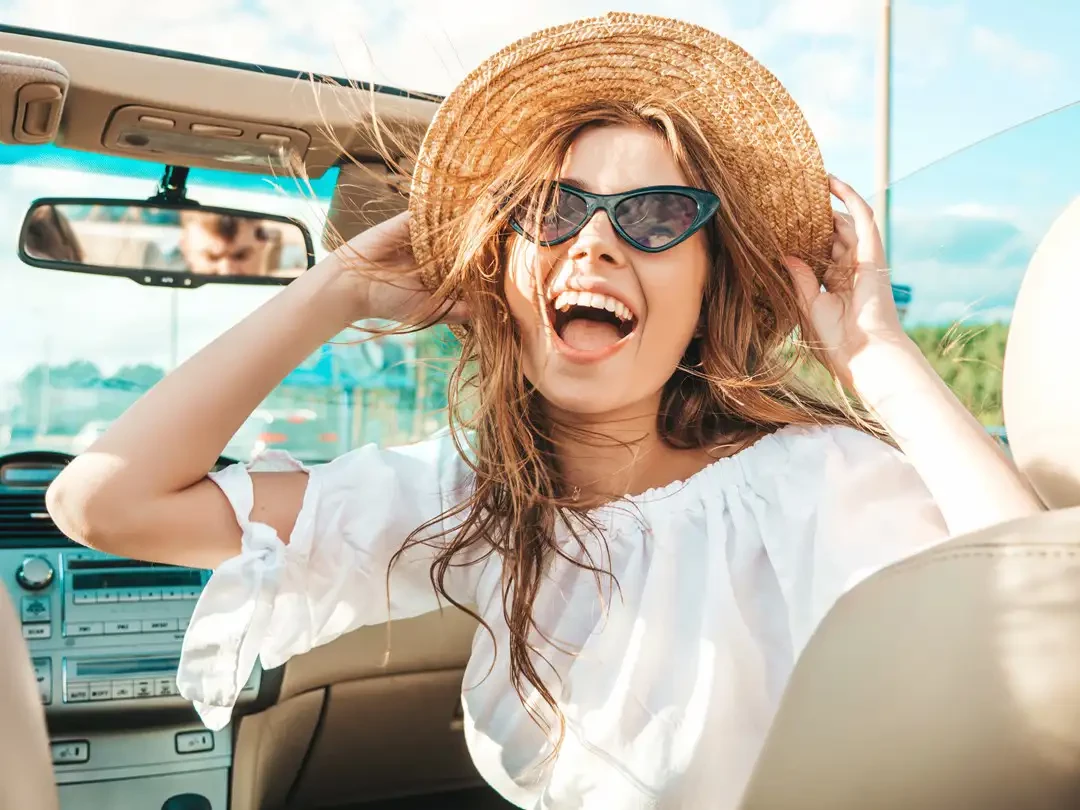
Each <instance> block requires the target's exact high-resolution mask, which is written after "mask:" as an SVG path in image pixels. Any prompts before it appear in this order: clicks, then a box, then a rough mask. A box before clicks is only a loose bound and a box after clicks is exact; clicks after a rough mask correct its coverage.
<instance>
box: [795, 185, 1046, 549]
mask: <svg viewBox="0 0 1080 810" xmlns="http://www.w3.org/2000/svg"><path fill="white" fill-rule="evenodd" d="M831 187H832V191H833V193H834V194H835V195H836V196H837V197H839V198H840V200H841V201H842V202H843V203H844V205H845V206H846V207H847V209H848V211H849V212H850V216H849V217H845V216H842V215H839V214H838V215H837V217H836V239H835V247H834V250H833V260H834V262H835V265H836V266H835V268H834V269H832V270H830V271H829V272H827V273H826V274H825V283H824V289H822V285H821V284H820V283H819V282H818V279H817V278H816V277H815V276H814V273H813V272H812V271H811V270H810V268H809V267H808V266H807V265H805V264H804V263H802V262H800V261H797V260H794V259H789V260H788V269H789V270H790V271H791V274H792V278H793V280H794V282H795V287H796V290H797V292H798V294H799V296H800V299H801V301H802V305H803V309H804V312H805V313H806V315H807V317H808V319H809V320H810V322H811V323H812V324H813V326H814V331H815V333H816V335H815V337H816V338H817V341H818V344H819V346H820V348H821V349H822V351H823V352H824V353H825V354H826V355H827V356H828V357H829V359H830V361H831V362H832V365H833V368H834V370H835V371H836V372H837V374H838V375H839V376H840V380H841V382H842V383H844V384H845V385H846V386H848V387H849V388H850V389H852V390H853V391H854V392H855V393H856V394H857V395H858V396H859V398H860V399H861V400H862V402H863V403H864V404H865V405H866V407H867V408H869V409H870V410H871V411H872V412H873V413H874V415H875V416H877V418H878V419H879V420H880V421H881V423H882V424H883V425H884V426H885V428H886V429H887V430H888V431H889V433H890V434H891V435H892V437H893V438H894V439H895V440H896V443H897V444H898V445H899V446H900V449H901V450H903V452H904V453H905V455H907V457H908V459H909V460H910V461H911V463H912V464H913V465H914V467H915V469H916V470H918V472H919V474H920V476H921V477H922V479H923V481H924V483H925V484H926V486H927V488H928V489H929V490H930V493H931V495H933V497H934V500H935V501H936V502H937V505H938V508H939V509H940V510H941V513H942V515H943V516H944V518H945V521H946V523H947V524H948V527H949V532H950V533H951V534H964V533H966V532H970V531H975V530H977V529H981V528H984V527H986V526H991V525H994V524H996V523H1000V522H1002V521H1006V520H1011V519H1013V518H1018V517H1023V516H1025V515H1030V514H1033V513H1035V512H1038V511H1040V510H1041V508H1042V506H1041V504H1040V502H1039V500H1038V498H1037V497H1036V496H1035V494H1034V492H1033V490H1032V489H1031V488H1030V487H1029V486H1028V484H1027V483H1026V482H1025V481H1024V479H1023V477H1022V476H1021V475H1020V473H1019V472H1018V471H1017V470H1016V468H1015V467H1014V466H1013V464H1012V463H1011V462H1010V461H1009V459H1008V458H1007V457H1006V455H1005V453H1004V452H1003V451H1002V450H1001V448H1000V447H999V446H998V444H997V442H996V441H995V440H994V439H993V438H992V437H991V436H990V435H989V434H988V433H987V431H986V430H985V429H984V428H983V427H982V425H980V424H979V423H978V422H977V421H976V420H975V418H974V417H973V416H972V415H971V414H970V413H968V411H967V409H966V408H965V407H964V406H963V405H962V404H961V403H960V402H959V400H957V399H956V397H955V396H954V395H953V393H952V391H950V390H949V388H948V386H946V385H945V383H944V381H942V379H941V378H940V377H939V376H938V375H937V373H936V372H935V371H934V369H933V368H932V367H931V366H930V364H929V363H928V362H927V360H926V358H924V357H923V355H922V353H921V352H920V351H919V350H918V348H917V347H916V346H915V344H914V342H913V341H912V340H911V339H910V338H909V337H908V336H907V334H906V333H905V332H904V329H903V327H902V326H901V324H900V317H899V315H898V313H897V311H896V304H895V302H894V301H893V297H892V286H891V283H890V281H889V272H888V268H887V267H886V266H885V258H884V254H885V251H884V248H883V246H882V243H881V236H880V234H879V232H878V229H877V226H876V224H875V223H874V214H873V211H872V210H871V208H870V206H869V205H868V204H867V203H866V201H865V200H863V198H862V197H860V196H859V195H858V194H857V193H855V191H854V190H853V189H852V188H851V187H850V186H848V185H846V184H845V183H842V182H840V181H839V180H837V179H836V178H833V179H832V184H831Z"/></svg>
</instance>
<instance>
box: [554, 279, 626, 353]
mask: <svg viewBox="0 0 1080 810" xmlns="http://www.w3.org/2000/svg"><path fill="white" fill-rule="evenodd" d="M549 315H550V323H551V326H552V329H553V330H554V332H555V336H556V337H557V338H558V339H559V343H561V344H562V346H561V347H560V348H563V347H565V348H568V349H570V350H572V352H573V353H577V354H579V355H581V356H582V359H586V356H593V355H595V356H606V355H607V354H609V353H610V352H611V351H613V350H614V349H615V348H616V347H617V346H619V345H620V344H622V343H623V341H625V340H626V339H627V338H628V337H630V336H631V335H632V334H633V333H634V330H635V329H636V328H637V317H636V316H635V315H634V313H633V312H631V311H630V308H629V307H627V306H626V305H625V304H623V303H622V302H621V301H619V300H618V299H616V298H613V297H611V296H610V295H602V294H599V293H588V292H576V291H567V292H562V293H559V294H558V295H557V296H555V298H554V300H552V301H551V303H550V312H549Z"/></svg>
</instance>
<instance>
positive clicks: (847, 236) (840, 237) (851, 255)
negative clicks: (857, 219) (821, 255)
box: [832, 211, 859, 265]
mask: <svg viewBox="0 0 1080 810" xmlns="http://www.w3.org/2000/svg"><path fill="white" fill-rule="evenodd" d="M858 245H859V238H858V235H857V234H856V233H855V223H854V221H853V220H852V218H851V217H850V216H849V215H848V214H842V213H840V212H839V211H833V246H832V263H833V264H839V265H851V264H854V263H855V251H856V249H857V248H858Z"/></svg>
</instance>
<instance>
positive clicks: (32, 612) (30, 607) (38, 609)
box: [22, 596, 52, 624]
mask: <svg viewBox="0 0 1080 810" xmlns="http://www.w3.org/2000/svg"><path fill="white" fill-rule="evenodd" d="M22 620H23V624H31V623H33V622H48V621H52V606H51V604H50V602H49V600H48V598H42V597H40V596H24V597H23V598H22Z"/></svg>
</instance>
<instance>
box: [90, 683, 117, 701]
mask: <svg viewBox="0 0 1080 810" xmlns="http://www.w3.org/2000/svg"><path fill="white" fill-rule="evenodd" d="M90 700H112V684H111V683H109V682H108V681H102V682H100V683H92V684H90Z"/></svg>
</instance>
